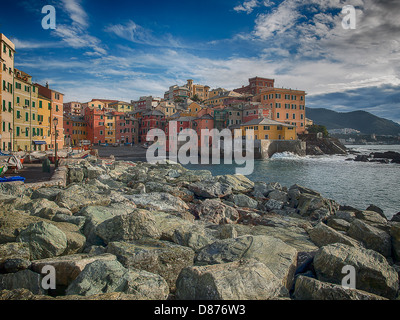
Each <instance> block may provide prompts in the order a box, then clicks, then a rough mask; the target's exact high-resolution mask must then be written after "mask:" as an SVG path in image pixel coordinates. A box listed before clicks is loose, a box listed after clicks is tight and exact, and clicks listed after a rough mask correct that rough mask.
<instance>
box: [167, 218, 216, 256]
mask: <svg viewBox="0 0 400 320" xmlns="http://www.w3.org/2000/svg"><path fill="white" fill-rule="evenodd" d="M207 231H208V230H207V229H205V228H204V227H203V226H201V225H198V224H192V225H191V226H190V227H184V226H180V227H178V228H176V229H175V230H174V233H173V235H172V239H171V240H172V241H173V242H175V243H176V244H179V245H181V246H185V247H189V248H191V249H193V250H194V251H195V252H198V251H199V250H201V249H202V248H204V247H205V246H206V245H208V244H211V243H213V242H214V241H215V240H216V239H215V237H214V236H213V235H212V234H211V233H210V232H207Z"/></svg>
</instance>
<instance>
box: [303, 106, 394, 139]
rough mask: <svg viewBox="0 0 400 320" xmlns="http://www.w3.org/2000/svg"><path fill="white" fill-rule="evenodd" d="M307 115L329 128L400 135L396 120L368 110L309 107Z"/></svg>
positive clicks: (316, 122)
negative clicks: (342, 111)
mask: <svg viewBox="0 0 400 320" xmlns="http://www.w3.org/2000/svg"><path fill="white" fill-rule="evenodd" d="M306 116H307V118H308V119H311V120H313V121H314V123H315V124H319V125H323V126H326V127H327V129H328V130H331V129H344V128H351V129H356V130H359V131H361V133H364V134H373V133H375V134H378V135H399V134H400V125H399V124H398V123H396V122H394V121H391V120H387V119H383V118H379V117H377V116H374V115H373V114H371V113H369V112H366V111H353V112H346V113H341V112H336V111H332V110H328V109H323V108H319V109H314V108H307V109H306Z"/></svg>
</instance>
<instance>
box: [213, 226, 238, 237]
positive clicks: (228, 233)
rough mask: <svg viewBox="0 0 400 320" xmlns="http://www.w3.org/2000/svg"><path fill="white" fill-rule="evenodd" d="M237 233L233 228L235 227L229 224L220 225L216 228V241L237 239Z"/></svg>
mask: <svg viewBox="0 0 400 320" xmlns="http://www.w3.org/2000/svg"><path fill="white" fill-rule="evenodd" d="M237 237H238V233H237V230H236V228H235V226H233V225H231V224H223V225H220V226H219V228H218V239H221V240H224V239H232V238H237Z"/></svg>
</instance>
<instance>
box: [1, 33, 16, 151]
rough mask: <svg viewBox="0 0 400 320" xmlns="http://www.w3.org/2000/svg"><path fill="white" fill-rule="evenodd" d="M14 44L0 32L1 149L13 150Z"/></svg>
mask: <svg viewBox="0 0 400 320" xmlns="http://www.w3.org/2000/svg"><path fill="white" fill-rule="evenodd" d="M14 55H15V46H14V44H13V43H12V42H11V41H10V40H9V39H8V38H7V37H6V36H5V35H4V34H2V33H0V106H1V108H0V124H1V125H0V149H1V150H3V151H11V150H12V135H13V92H14V90H13V89H14V85H13V83H14Z"/></svg>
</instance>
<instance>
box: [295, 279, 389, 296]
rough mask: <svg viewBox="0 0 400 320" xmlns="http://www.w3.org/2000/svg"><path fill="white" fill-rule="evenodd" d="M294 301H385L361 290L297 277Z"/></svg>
mask: <svg viewBox="0 0 400 320" xmlns="http://www.w3.org/2000/svg"><path fill="white" fill-rule="evenodd" d="M294 297H295V299H296V300H386V299H385V298H383V297H380V296H377V295H375V294H372V293H368V292H366V291H362V290H356V289H345V288H343V286H342V285H337V284H332V283H326V282H321V281H319V280H317V279H313V278H309V277H304V276H299V277H298V278H297V280H296V286H295V291H294Z"/></svg>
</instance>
